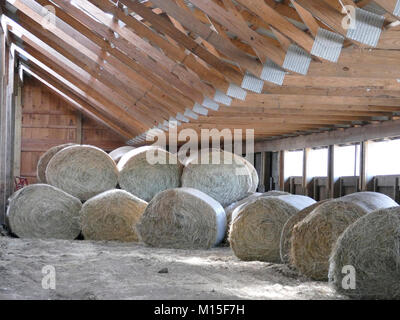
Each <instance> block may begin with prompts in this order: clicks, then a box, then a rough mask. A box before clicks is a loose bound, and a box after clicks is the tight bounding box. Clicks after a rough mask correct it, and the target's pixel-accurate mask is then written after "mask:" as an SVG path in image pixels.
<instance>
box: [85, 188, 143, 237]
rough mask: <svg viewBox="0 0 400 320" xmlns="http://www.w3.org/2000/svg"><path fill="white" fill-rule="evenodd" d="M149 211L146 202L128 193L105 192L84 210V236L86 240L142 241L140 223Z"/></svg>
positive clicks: (90, 202) (86, 204) (88, 203)
mask: <svg viewBox="0 0 400 320" xmlns="http://www.w3.org/2000/svg"><path fill="white" fill-rule="evenodd" d="M146 207H147V202H146V201H143V200H141V199H139V198H137V197H135V196H134V195H132V194H130V193H129V192H127V191H124V190H117V189H115V190H109V191H105V192H103V193H101V194H99V195H97V196H95V197H93V198H90V199H89V200H88V201H86V202H85V204H84V205H83V206H82V209H81V227H82V233H83V236H84V238H85V239H86V240H111V241H113V240H115V241H126V242H129V241H138V240H139V239H138V235H137V233H136V223H137V222H138V221H139V219H140V217H141V216H142V214H143V212H144V210H145V209H146Z"/></svg>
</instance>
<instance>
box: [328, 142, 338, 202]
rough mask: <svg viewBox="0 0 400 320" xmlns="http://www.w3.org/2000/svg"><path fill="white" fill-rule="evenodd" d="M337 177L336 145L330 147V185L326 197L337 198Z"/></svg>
mask: <svg viewBox="0 0 400 320" xmlns="http://www.w3.org/2000/svg"><path fill="white" fill-rule="evenodd" d="M336 181H337V177H336V176H335V145H330V146H328V185H327V195H326V197H327V198H328V199H329V198H334V197H335V184H336Z"/></svg>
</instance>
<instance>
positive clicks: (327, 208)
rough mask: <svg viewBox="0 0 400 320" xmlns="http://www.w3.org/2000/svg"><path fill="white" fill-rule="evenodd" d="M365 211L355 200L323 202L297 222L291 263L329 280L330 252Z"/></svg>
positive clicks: (292, 243) (309, 273)
mask: <svg viewBox="0 0 400 320" xmlns="http://www.w3.org/2000/svg"><path fill="white" fill-rule="evenodd" d="M365 213H366V212H365V210H364V209H363V208H361V207H360V206H359V205H357V204H355V203H351V202H346V201H341V200H330V201H327V202H325V203H323V204H321V205H320V206H318V207H317V208H316V209H314V210H313V211H312V212H311V213H310V214H309V215H307V216H306V217H305V218H304V219H303V220H302V221H301V222H299V223H297V224H296V225H295V226H294V228H293V230H292V238H291V240H290V241H291V252H290V259H291V261H290V263H291V264H292V265H293V266H294V267H295V268H296V269H297V270H299V271H300V272H301V273H302V274H304V275H306V276H308V277H310V278H312V279H314V280H326V279H327V278H328V268H329V256H330V254H331V251H332V247H333V245H334V244H335V242H336V240H337V238H338V237H339V236H340V235H341V234H342V232H343V231H344V230H345V229H346V228H347V227H348V226H349V225H350V224H351V223H353V222H354V221H356V220H357V219H358V218H360V217H361V216H362V215H364V214H365Z"/></svg>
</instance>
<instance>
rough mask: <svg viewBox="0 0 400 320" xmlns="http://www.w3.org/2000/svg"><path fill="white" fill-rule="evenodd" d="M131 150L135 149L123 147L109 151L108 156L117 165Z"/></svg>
mask: <svg viewBox="0 0 400 320" xmlns="http://www.w3.org/2000/svg"><path fill="white" fill-rule="evenodd" d="M132 150H135V147H130V146H124V147H119V148H117V149H115V150H113V151H111V152H110V153H109V154H108V155H109V156H110V157H111V159H113V160H114V161H115V163H118V161H119V160H120V159H121V158H122V156H123V155H124V154H126V153H128V152H130V151H132Z"/></svg>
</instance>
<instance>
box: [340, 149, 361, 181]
mask: <svg viewBox="0 0 400 320" xmlns="http://www.w3.org/2000/svg"><path fill="white" fill-rule="evenodd" d="M334 159H335V160H334V172H335V176H337V177H346V176H358V175H359V174H360V145H359V144H356V145H351V146H343V147H339V146H338V147H335V153H334Z"/></svg>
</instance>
